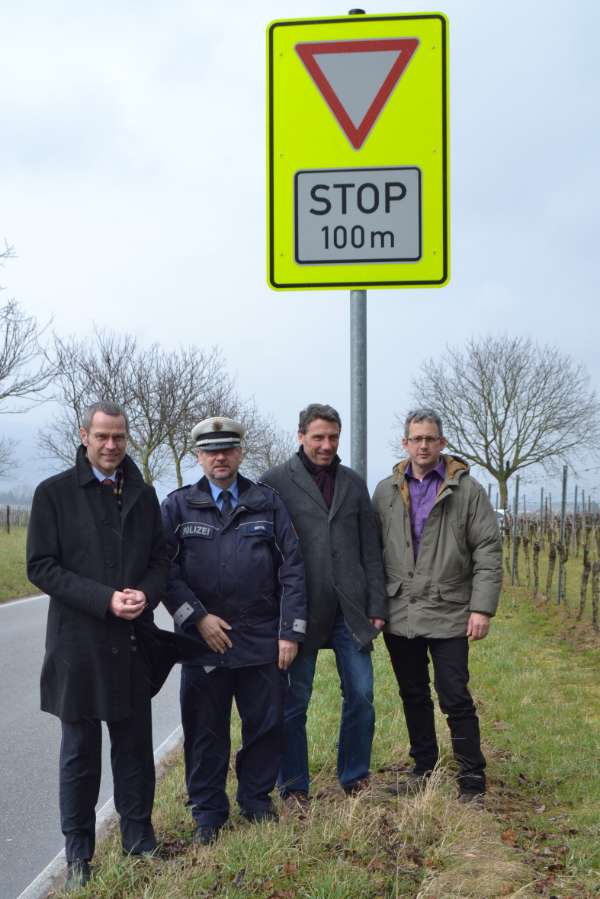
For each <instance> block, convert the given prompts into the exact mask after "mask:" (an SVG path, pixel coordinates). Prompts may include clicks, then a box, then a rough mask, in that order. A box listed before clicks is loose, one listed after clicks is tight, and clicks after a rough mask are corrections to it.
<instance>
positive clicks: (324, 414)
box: [298, 403, 342, 434]
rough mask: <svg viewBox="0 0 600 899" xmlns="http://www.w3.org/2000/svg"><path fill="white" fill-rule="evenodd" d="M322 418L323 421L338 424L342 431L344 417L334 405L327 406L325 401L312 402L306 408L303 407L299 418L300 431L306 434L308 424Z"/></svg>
mask: <svg viewBox="0 0 600 899" xmlns="http://www.w3.org/2000/svg"><path fill="white" fill-rule="evenodd" d="M318 418H322V419H323V421H331V422H334V424H336V425H337V426H338V427H339V429H340V431H341V430H342V419H341V418H340V413H339V412H338V411H337V409H334V408H333V406H326V405H323V403H311V404H310V405H309V406H307V407H306V409H303V410H302V411H301V413H300V416H299V418H298V431H299V432H300V433H301V434H306V432H307V431H308V426H309V424H310V423H311V422H313V421H316V420H317V419H318Z"/></svg>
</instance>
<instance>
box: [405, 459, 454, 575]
mask: <svg viewBox="0 0 600 899" xmlns="http://www.w3.org/2000/svg"><path fill="white" fill-rule="evenodd" d="M404 476H405V478H406V479H407V481H408V492H409V493H410V529H411V531H412V540H413V549H414V552H415V559H416V558H417V556H418V554H419V546H420V545H421V537H422V535H423V528H424V527H425V522H426V521H427V518H428V517H429V513H430V512H431V510H432V509H433V505H434V503H435V501H436V498H437V495H438V491H439V489H440V483H441V482H442V481H443V480H444V479H445V477H446V464H445V462H444V460H443V459H440V461H439V462H438V464H437V465H436V466H435V468H434V469H432V470H431V471H430V472H428V474H426V475H425V477H424V478H423V480H422V481H419V480H418V479H417V478H415V476H414V475H413V473H412V464H411V463H410V462H409V463H408V465H407V466H406V471H405V472H404Z"/></svg>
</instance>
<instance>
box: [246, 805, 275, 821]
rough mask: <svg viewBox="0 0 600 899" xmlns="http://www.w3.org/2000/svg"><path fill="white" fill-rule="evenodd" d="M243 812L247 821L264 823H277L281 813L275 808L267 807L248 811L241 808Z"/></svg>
mask: <svg viewBox="0 0 600 899" xmlns="http://www.w3.org/2000/svg"><path fill="white" fill-rule="evenodd" d="M241 813H242V815H243V817H244V818H245V819H246V820H247V821H251V822H252V824H263V823H265V822H269V821H270V822H272V823H273V824H276V823H277V822H278V821H279V815H278V814H277V812H276V811H275V809H274V808H265V809H260V810H258V811H254V812H247V811H244V809H241Z"/></svg>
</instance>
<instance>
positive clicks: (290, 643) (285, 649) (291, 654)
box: [278, 640, 298, 671]
mask: <svg viewBox="0 0 600 899" xmlns="http://www.w3.org/2000/svg"><path fill="white" fill-rule="evenodd" d="M297 655H298V644H297V643H296V642H295V641H294V640H280V641H279V662H278V664H279V667H280V668H281V670H282V671H287V670H288V668H289V667H290V665H291V664H292V662H293V661H294V659H295V658H296V656H297Z"/></svg>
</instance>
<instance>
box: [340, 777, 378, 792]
mask: <svg viewBox="0 0 600 899" xmlns="http://www.w3.org/2000/svg"><path fill="white" fill-rule="evenodd" d="M370 786H371V779H370V778H369V777H362V778H361V779H360V780H355V781H354V783H351V784H342V790H343V791H344V793H345V794H346V796H358V794H359V793H362V792H364V790H368V789H369V787H370Z"/></svg>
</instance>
